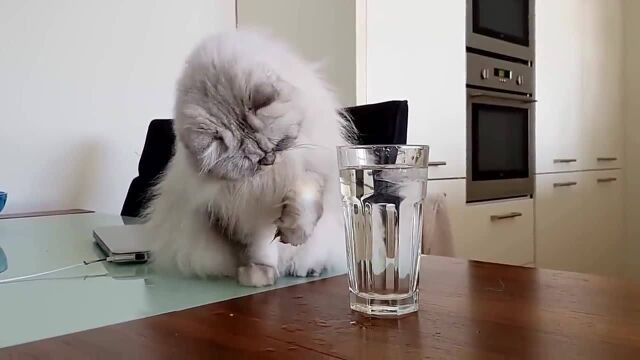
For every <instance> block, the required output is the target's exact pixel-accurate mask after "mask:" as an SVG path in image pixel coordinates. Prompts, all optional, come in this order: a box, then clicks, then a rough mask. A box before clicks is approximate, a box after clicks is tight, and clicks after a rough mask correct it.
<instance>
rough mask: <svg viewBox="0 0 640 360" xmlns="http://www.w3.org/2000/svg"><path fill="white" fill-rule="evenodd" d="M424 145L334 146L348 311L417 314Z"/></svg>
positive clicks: (426, 155) (424, 189)
mask: <svg viewBox="0 0 640 360" xmlns="http://www.w3.org/2000/svg"><path fill="white" fill-rule="evenodd" d="M428 162H429V147H428V146H426V145H364V146H342V147H338V166H339V168H340V189H341V194H342V205H343V213H344V220H345V238H346V243H347V268H348V274H349V291H350V294H349V296H350V303H351V309H353V310H356V311H359V312H362V313H365V314H368V315H372V316H382V317H385V316H386V317H392V316H401V315H405V314H408V313H411V312H414V311H417V310H418V277H419V272H420V253H421V251H422V208H423V202H424V199H425V196H426V193H427V164H428Z"/></svg>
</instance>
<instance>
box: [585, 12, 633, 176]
mask: <svg viewBox="0 0 640 360" xmlns="http://www.w3.org/2000/svg"><path fill="white" fill-rule="evenodd" d="M581 4H582V7H583V11H584V22H583V26H584V28H583V31H582V39H584V43H583V53H582V59H583V72H584V76H583V86H584V88H583V96H584V103H583V107H582V110H583V115H582V118H583V121H584V125H583V126H585V127H586V128H587V131H586V134H588V136H585V137H584V138H583V139H582V140H583V141H582V142H581V146H582V148H583V149H584V152H585V153H586V154H588V158H587V159H586V161H585V163H584V164H583V165H584V167H585V168H588V169H604V168H609V169H611V168H619V167H621V166H622V156H623V133H622V128H623V125H622V98H623V94H622V85H623V77H622V68H623V47H622V24H623V21H622V5H621V2H620V1H619V0H607V1H602V0H582V1H581Z"/></svg>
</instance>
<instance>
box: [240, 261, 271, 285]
mask: <svg viewBox="0 0 640 360" xmlns="http://www.w3.org/2000/svg"><path fill="white" fill-rule="evenodd" d="M277 278H278V270H276V269H275V268H274V267H272V266H269V265H260V264H249V265H247V266H240V267H239V268H238V282H239V283H240V285H244V286H254V287H262V286H269V285H273V284H275V283H276V279H277Z"/></svg>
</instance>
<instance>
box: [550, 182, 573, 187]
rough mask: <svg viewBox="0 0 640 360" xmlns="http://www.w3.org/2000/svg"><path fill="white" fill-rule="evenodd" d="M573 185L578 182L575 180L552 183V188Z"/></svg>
mask: <svg viewBox="0 0 640 360" xmlns="http://www.w3.org/2000/svg"><path fill="white" fill-rule="evenodd" d="M574 185H578V183H577V182H576V181H567V182H559V183H553V187H554V188H557V187H563V186H574Z"/></svg>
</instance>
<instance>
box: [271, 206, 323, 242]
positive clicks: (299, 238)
mask: <svg viewBox="0 0 640 360" xmlns="http://www.w3.org/2000/svg"><path fill="white" fill-rule="evenodd" d="M321 212H322V209H320V213H321ZM319 217H320V216H319V215H317V213H316V212H310V211H306V212H303V210H302V209H298V208H296V207H295V205H285V206H284V208H283V210H282V216H281V217H280V218H279V219H278V220H277V221H276V226H277V227H278V231H277V232H276V235H275V237H279V238H280V241H281V242H282V243H284V244H290V245H293V246H298V245H302V244H304V243H305V242H307V240H308V239H309V237H311V235H312V234H313V230H314V229H315V227H316V223H317V222H318V219H319Z"/></svg>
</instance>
